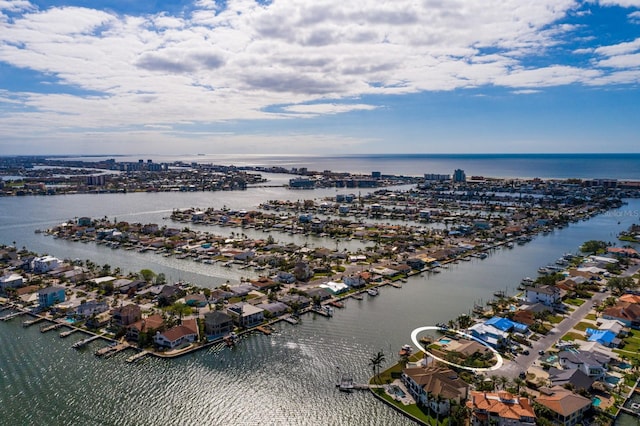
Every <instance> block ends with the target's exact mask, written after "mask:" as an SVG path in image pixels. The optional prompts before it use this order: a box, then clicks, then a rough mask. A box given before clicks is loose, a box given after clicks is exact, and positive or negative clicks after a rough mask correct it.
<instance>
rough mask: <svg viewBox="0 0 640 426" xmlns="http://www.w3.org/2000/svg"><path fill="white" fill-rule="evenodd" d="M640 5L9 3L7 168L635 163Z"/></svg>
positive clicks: (2, 90)
mask: <svg viewBox="0 0 640 426" xmlns="http://www.w3.org/2000/svg"><path fill="white" fill-rule="evenodd" d="M639 84H640V0H600V1H597V0H593V1H571V0H540V1H536V2H532V3H531V4H527V3H523V2H522V1H521V0H518V1H516V0H506V1H499V2H498V1H492V0H490V1H457V0H456V1H447V2H442V1H440V0H420V1H409V0H397V1H393V2H379V1H371V0H363V1H360V2H338V1H336V0H322V1H308V0H286V1H284V0H272V1H268V0H258V1H254V0H217V1H216V0H193V1H185V0H178V1H172V2H169V1H162V0H160V1H155V2H129V1H123V0H96V1H88V0H68V1H56V0H44V1H28V0H0V155H36V154H52V155H56V154H78V155H100V154H114V155H117V154H122V155H128V154H132V155H136V154H140V155H144V153H149V154H158V155H173V154H195V153H205V154H215V153H221V154H299V155H305V154H309V155H322V154H336V155H340V154H358V153H380V154H384V153H572V152H590V153H609V152H636V153H637V152H640V141H639V135H640V123H639V122H640V120H639V119H638V117H640V89H639Z"/></svg>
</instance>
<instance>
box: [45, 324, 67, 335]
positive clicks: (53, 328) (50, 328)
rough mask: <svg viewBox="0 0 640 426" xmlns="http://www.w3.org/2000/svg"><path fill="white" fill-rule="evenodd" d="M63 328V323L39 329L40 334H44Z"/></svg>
mask: <svg viewBox="0 0 640 426" xmlns="http://www.w3.org/2000/svg"><path fill="white" fill-rule="evenodd" d="M62 326H64V323H61V322H54V323H53V324H49V325H43V326H42V327H40V333H46V332H47V331H51V330H57V329H58V328H60V327H62Z"/></svg>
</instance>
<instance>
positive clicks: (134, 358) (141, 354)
mask: <svg viewBox="0 0 640 426" xmlns="http://www.w3.org/2000/svg"><path fill="white" fill-rule="evenodd" d="M147 355H149V352H147V351H140V352H138V353H136V354H133V355H131V356H130V357H129V358H127V362H128V363H132V362H136V361H137V360H139V359H142V358H144V357H145V356H147Z"/></svg>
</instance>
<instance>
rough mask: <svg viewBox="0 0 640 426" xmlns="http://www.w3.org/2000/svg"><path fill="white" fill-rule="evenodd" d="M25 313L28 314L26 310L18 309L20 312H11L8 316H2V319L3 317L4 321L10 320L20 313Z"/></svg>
mask: <svg viewBox="0 0 640 426" xmlns="http://www.w3.org/2000/svg"><path fill="white" fill-rule="evenodd" d="M24 314H26V312H24V311H18V312H14V313H12V314H9V315H7V316H4V317H2V318H1V319H2V321H9V320H10V319H13V318H15V317H19V316H20V315H24Z"/></svg>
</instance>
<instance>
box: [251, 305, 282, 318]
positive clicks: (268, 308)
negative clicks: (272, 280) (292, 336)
mask: <svg viewBox="0 0 640 426" xmlns="http://www.w3.org/2000/svg"><path fill="white" fill-rule="evenodd" d="M256 306H257V307H258V308H260V309H264V311H265V313H266V312H268V313H269V315H270V316H271V317H278V316H280V315H283V314H285V313H287V311H288V310H289V307H288V306H287V305H286V304H284V303H282V302H270V303H260V304H259V305H256Z"/></svg>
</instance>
